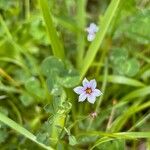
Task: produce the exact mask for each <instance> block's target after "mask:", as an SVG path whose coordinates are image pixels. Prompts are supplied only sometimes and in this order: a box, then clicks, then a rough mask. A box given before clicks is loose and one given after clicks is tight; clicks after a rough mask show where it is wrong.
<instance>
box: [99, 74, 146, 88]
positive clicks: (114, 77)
mask: <svg viewBox="0 0 150 150" xmlns="http://www.w3.org/2000/svg"><path fill="white" fill-rule="evenodd" d="M103 79H104V76H99V80H100V81H103ZM107 82H111V83H116V84H126V85H129V86H144V84H143V83H142V82H140V81H138V80H135V79H132V78H127V77H124V76H117V75H108V77H107Z"/></svg>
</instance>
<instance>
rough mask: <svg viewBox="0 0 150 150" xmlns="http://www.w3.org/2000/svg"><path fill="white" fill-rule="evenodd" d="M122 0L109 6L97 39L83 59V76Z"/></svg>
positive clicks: (115, 1)
mask: <svg viewBox="0 0 150 150" xmlns="http://www.w3.org/2000/svg"><path fill="white" fill-rule="evenodd" d="M119 3H120V0H112V1H111V3H110V5H109V7H108V8H107V11H106V13H105V15H104V18H103V20H102V23H101V25H100V27H99V28H100V30H99V32H98V33H97V35H96V37H95V40H94V41H93V42H92V43H91V45H90V47H89V49H88V51H87V54H86V56H85V59H84V60H83V67H82V68H81V71H80V72H81V78H83V77H84V75H85V74H86V72H87V70H88V69H89V67H90V65H91V64H92V62H93V60H94V58H95V55H96V53H97V52H98V50H99V47H100V46H101V43H102V41H103V39H104V37H105V35H106V33H107V30H108V29H109V26H110V23H111V21H112V19H113V17H114V16H115V14H116V12H117V8H118V6H119Z"/></svg>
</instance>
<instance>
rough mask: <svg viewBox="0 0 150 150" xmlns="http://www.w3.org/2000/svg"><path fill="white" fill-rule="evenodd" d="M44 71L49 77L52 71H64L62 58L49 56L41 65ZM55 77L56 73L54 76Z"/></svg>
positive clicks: (58, 72) (57, 72)
mask: <svg viewBox="0 0 150 150" xmlns="http://www.w3.org/2000/svg"><path fill="white" fill-rule="evenodd" d="M41 69H42V73H43V74H44V75H45V76H47V77H49V76H50V75H51V73H56V74H60V73H61V72H63V71H64V64H63V62H62V61H61V59H58V58H56V57H54V56H50V57H47V58H46V59H45V60H44V61H43V62H42V65H41ZM53 77H54V78H55V75H54V76H53Z"/></svg>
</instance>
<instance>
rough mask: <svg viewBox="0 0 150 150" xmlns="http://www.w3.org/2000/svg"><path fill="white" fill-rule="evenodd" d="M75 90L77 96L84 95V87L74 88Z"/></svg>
mask: <svg viewBox="0 0 150 150" xmlns="http://www.w3.org/2000/svg"><path fill="white" fill-rule="evenodd" d="M73 90H74V92H76V93H77V94H82V93H83V87H82V86H78V87H76V88H74V89H73Z"/></svg>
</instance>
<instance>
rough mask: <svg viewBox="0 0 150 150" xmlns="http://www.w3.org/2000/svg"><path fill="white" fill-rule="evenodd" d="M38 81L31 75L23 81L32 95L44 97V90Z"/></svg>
mask: <svg viewBox="0 0 150 150" xmlns="http://www.w3.org/2000/svg"><path fill="white" fill-rule="evenodd" d="M40 86H41V85H40V82H39V80H37V79H36V78H34V77H32V78H30V79H28V80H27V81H26V82H25V88H26V90H27V91H28V92H29V93H30V94H33V96H37V97H38V98H39V99H40V100H41V99H44V98H45V91H44V89H42V88H41V87H40Z"/></svg>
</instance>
